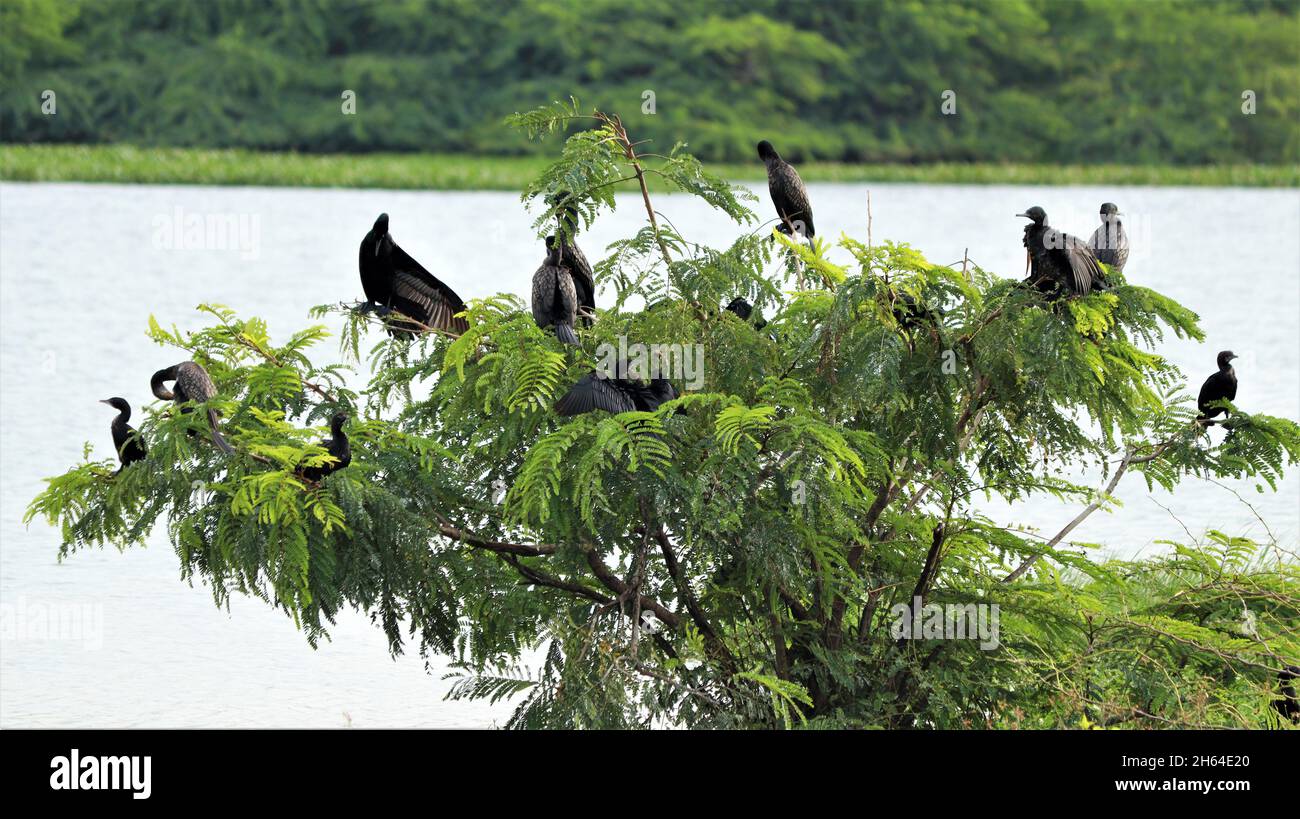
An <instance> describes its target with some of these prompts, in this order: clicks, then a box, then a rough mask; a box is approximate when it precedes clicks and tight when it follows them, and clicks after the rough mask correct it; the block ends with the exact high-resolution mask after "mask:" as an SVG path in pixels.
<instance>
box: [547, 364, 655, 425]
mask: <svg viewBox="0 0 1300 819" xmlns="http://www.w3.org/2000/svg"><path fill="white" fill-rule="evenodd" d="M676 397H677V390H676V389H674V388H673V385H672V383H671V382H670V381H669V380H668V379H666V378H653V379H651V380H650V383H649V384H646V383H644V382H642V381H640V380H639V379H635V378H607V377H606V376H604V375H602V374H601V373H599V372H595V371H593V372H590V373H588V374H587V375H584V376H583V377H582V378H580V379H578V383H576V384H574V385H573V386H572V387H571V388H570V389H569V391H568V392H567V393H565V395H564V397H562V398H561V399H560V400H559V401H557V402H556V403H555V411H556V412H557V413H559V414H560V415H581V414H582V413H584V412H591V411H592V410H598V409H599V410H605V411H606V412H613V413H618V412H631V411H632V410H641V411H643V412H653V411H655V410H656V409H658V408H659V405H660V404H662V403H664V402H665V401H671V400H673V399H674V398H676Z"/></svg>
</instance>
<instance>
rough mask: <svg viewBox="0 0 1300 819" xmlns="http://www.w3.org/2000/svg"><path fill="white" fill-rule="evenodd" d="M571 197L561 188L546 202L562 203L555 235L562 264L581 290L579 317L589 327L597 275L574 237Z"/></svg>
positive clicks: (574, 211) (575, 213)
mask: <svg viewBox="0 0 1300 819" xmlns="http://www.w3.org/2000/svg"><path fill="white" fill-rule="evenodd" d="M568 198H569V192H568V191H560V192H558V193H555V194H552V195H551V196H549V197H547V199H546V202H547V204H549V205H551V206H552V207H556V206H560V211H559V213H557V214H556V217H555V221H556V223H557V224H558V225H559V227H560V230H559V231H558V232H557V233H556V234H555V235H556V238H557V239H558V240H559V242H560V264H562V265H564V266H565V267H567V268H568V269H569V273H570V275H572V276H573V286H574V288H575V289H576V290H577V293H578V317H579V318H580V319H581V320H582V323H583V324H584V325H586V326H588V327H589V326H591V321H592V318H593V317H594V316H595V314H596V277H595V274H594V273H593V272H592V269H591V262H589V261H587V254H585V253H583V252H582V248H580V247H578V243H577V241H575V239H574V237H575V236H577V235H578V209H577V208H576V207H574V206H573V205H572V204H565V202H566V200H567V199H568Z"/></svg>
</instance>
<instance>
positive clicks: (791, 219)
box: [758, 139, 817, 247]
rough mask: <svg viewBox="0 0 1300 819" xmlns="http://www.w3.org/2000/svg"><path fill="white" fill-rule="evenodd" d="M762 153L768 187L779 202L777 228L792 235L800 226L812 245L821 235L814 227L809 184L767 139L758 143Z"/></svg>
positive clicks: (801, 231)
mask: <svg viewBox="0 0 1300 819" xmlns="http://www.w3.org/2000/svg"><path fill="white" fill-rule="evenodd" d="M758 155H759V157H760V158H761V159H762V160H763V164H764V165H766V166H767V190H768V193H770V194H771V195H772V204H773V205H775V206H776V215H777V216H778V217H780V219H781V224H779V225H777V228H776V229H777V230H779V231H781V232H782V233H784V234H786V235H787V236H789V235H791V229H792V228H793V229H795V230H798V231H799V232H800V233H802V234H803V235H804V238H805V239H807V240H808V246H809V247H812V237H813V236H816V235H817V231H816V229H815V228H814V227H813V214H812V203H811V202H810V201H809V200H808V188H807V187H805V186H804V184H803V180H802V179H800V178H799V172H798V171H796V170H795V169H794V166H793V165H791V164H790V163H789V162H786V161H785V160H784V159H782V158H781V155H780V154H778V153H777V152H776V149H775V148H773V147H772V143H770V142H768V141H767V140H766V139H765V140H763V141H762V142H760V143H758Z"/></svg>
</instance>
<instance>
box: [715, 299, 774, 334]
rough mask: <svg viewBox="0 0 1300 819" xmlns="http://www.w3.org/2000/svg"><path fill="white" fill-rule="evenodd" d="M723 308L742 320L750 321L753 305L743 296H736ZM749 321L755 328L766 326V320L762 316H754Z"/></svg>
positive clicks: (759, 328) (760, 328)
mask: <svg viewBox="0 0 1300 819" xmlns="http://www.w3.org/2000/svg"><path fill="white" fill-rule="evenodd" d="M723 309H724V310H726V311H727V312H728V313H735V314H736V315H737V316H739V317H740V318H741V319H742V320H743V321H750V318H749V317H750V316H752V315H754V305H752V304H750V303H749V301H748V300H747V299H746V298H745V297H744V296H736V297H735V298H734V299H732V300H731V302H730V303H728V304H727V306H726V307H724V308H723ZM750 323H751V324H753V325H754V329H755V330H762V329H763V328H764V327H766V326H767V322H766V321H764V320H763V317H762V316H758V317H756V318H755V319H754V320H753V321H752V322H750Z"/></svg>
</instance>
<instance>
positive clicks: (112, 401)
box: [99, 398, 148, 474]
mask: <svg viewBox="0 0 1300 819" xmlns="http://www.w3.org/2000/svg"><path fill="white" fill-rule="evenodd" d="M99 403H101V404H108V405H109V406H110V407H112V408H113V409H115V410H117V417H116V418H114V419H113V424H112V426H110V427H109V429H110V430H111V431H112V433H113V449H115V450H117V459H118V461H120V462H121V464H122V465H121V466H120V467H118V469H117V471H118V472H121V471H122V470H123V469H126V468H127V466H129V465H131V464H133V463H135V462H136V461H142V460H144V456H145V454H146V453H147V452H148V450H147V449H146V448H145V445H144V438H141V437H140V433H139V432H136V430H135V427H133V426H131V425H130V424H128V423H127V421H129V420H131V405H130V404H128V403H126V399H125V398H106V399H104V400H103V401H100V402H99ZM114 474H116V473H114Z"/></svg>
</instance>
